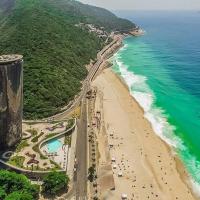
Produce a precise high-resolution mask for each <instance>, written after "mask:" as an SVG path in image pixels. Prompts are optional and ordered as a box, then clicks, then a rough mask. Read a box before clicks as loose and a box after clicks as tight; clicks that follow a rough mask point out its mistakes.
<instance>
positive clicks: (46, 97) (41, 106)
mask: <svg viewBox="0 0 200 200" xmlns="http://www.w3.org/2000/svg"><path fill="white" fill-rule="evenodd" d="M3 2H4V3H3V5H4V8H5V9H6V10H7V11H8V9H9V12H6V13H9V14H8V15H4V18H2V17H1V20H0V52H1V54H10V53H18V54H22V55H23V56H24V117H25V118H27V119H34V118H42V117H47V116H50V115H53V114H55V113H57V112H59V109H60V108H61V107H62V106H63V105H66V104H67V103H68V102H69V101H70V100H72V99H73V97H74V96H75V95H76V94H77V93H78V92H79V91H80V88H81V81H82V80H83V79H84V78H85V77H86V75H87V70H86V69H85V67H84V66H85V64H88V63H89V62H90V59H95V57H96V54H97V52H98V51H99V50H100V49H101V48H102V46H103V45H104V41H103V40H102V39H99V38H98V37H97V36H96V35H94V34H93V33H88V32H87V31H86V30H82V29H81V28H78V27H76V26H75V24H77V23H79V22H84V23H93V24H95V25H96V26H104V27H105V28H106V29H107V30H119V29H120V30H124V29H130V28H131V27H134V24H132V23H131V22H129V21H127V20H122V19H119V18H117V17H116V16H115V15H113V14H112V13H110V12H108V11H106V10H104V9H100V8H96V7H92V6H88V5H84V4H81V3H79V2H76V1H71V0H16V2H15V5H14V6H13V2H14V0H3ZM6 2H8V3H9V6H8V5H7V4H6ZM0 16H1V15H0Z"/></svg>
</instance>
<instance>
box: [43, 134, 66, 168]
mask: <svg viewBox="0 0 200 200" xmlns="http://www.w3.org/2000/svg"><path fill="white" fill-rule="evenodd" d="M64 137H65V136H63V137H61V138H59V139H58V140H60V141H61V143H62V144H64ZM41 151H42V152H43V153H44V155H45V152H46V154H47V155H48V154H49V155H48V157H49V158H50V159H51V160H53V161H55V162H56V163H58V164H59V165H60V166H61V167H62V168H63V169H65V170H66V169H67V160H68V151H69V146H68V145H65V146H63V145H61V147H60V148H59V149H58V150H57V151H56V152H54V153H52V152H49V150H48V144H46V145H44V146H43V147H41ZM48 152H49V153H48Z"/></svg>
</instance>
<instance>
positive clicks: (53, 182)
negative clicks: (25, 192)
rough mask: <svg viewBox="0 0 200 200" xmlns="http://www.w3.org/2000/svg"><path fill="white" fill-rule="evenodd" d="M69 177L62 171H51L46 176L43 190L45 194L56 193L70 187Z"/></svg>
mask: <svg viewBox="0 0 200 200" xmlns="http://www.w3.org/2000/svg"><path fill="white" fill-rule="evenodd" d="M68 184H69V178H68V176H66V175H65V174H63V173H60V172H56V171H53V172H50V173H49V174H48V175H47V176H46V177H44V180H43V184H42V190H43V192H44V193H45V194H50V195H56V194H57V193H58V192H61V191H62V190H66V189H67V188H68Z"/></svg>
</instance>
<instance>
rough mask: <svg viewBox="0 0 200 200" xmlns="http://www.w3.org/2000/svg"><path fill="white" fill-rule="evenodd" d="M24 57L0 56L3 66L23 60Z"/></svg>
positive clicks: (0, 62)
mask: <svg viewBox="0 0 200 200" xmlns="http://www.w3.org/2000/svg"><path fill="white" fill-rule="evenodd" d="M22 58H23V56H21V55H17V54H13V55H2V56H0V65H2V64H7V63H12V62H15V61H18V60H22Z"/></svg>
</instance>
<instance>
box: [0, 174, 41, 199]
mask: <svg viewBox="0 0 200 200" xmlns="http://www.w3.org/2000/svg"><path fill="white" fill-rule="evenodd" d="M38 195H39V187H38V186H37V185H34V184H31V182H30V180H29V179H28V178H27V177H26V176H24V175H22V174H17V173H15V172H9V171H7V170H0V199H4V198H5V199H6V200H14V197H15V196H17V197H19V198H15V200H16V199H17V200H26V199H27V200H32V199H34V200H36V199H38ZM28 198H29V199H28Z"/></svg>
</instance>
